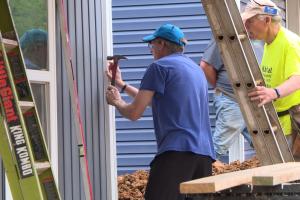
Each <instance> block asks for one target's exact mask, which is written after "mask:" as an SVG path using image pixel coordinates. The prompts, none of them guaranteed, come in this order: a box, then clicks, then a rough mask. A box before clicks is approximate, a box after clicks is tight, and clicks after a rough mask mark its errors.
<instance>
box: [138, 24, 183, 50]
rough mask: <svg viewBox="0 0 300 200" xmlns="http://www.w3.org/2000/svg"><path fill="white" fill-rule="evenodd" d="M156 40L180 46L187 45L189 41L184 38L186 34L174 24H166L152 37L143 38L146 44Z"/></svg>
mask: <svg viewBox="0 0 300 200" xmlns="http://www.w3.org/2000/svg"><path fill="white" fill-rule="evenodd" d="M156 38H162V39H165V40H168V41H170V42H173V43H175V44H178V45H180V46H184V45H186V43H187V40H186V39H185V38H184V33H183V32H182V31H181V30H180V28H178V27H177V26H174V25H172V24H165V25H162V26H161V27H159V28H158V29H156V31H155V32H154V33H153V34H152V35H148V36H146V37H144V38H143V41H144V42H151V41H152V40H154V39H156Z"/></svg>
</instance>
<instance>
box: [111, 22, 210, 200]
mask: <svg viewBox="0 0 300 200" xmlns="http://www.w3.org/2000/svg"><path fill="white" fill-rule="evenodd" d="M143 41H144V42H147V43H148V45H149V48H150V51H151V53H152V54H153V56H154V60H155V61H154V62H153V63H152V64H151V65H150V66H149V67H148V69H147V71H146V72H145V75H144V77H143V79H142V81H141V86H140V89H139V90H138V89H136V88H134V87H132V86H130V85H127V84H125V83H124V82H123V81H122V78H121V74H120V71H118V73H117V76H116V79H117V80H116V85H117V87H118V88H122V90H123V91H125V92H126V93H127V94H129V95H130V96H132V97H134V100H133V101H132V102H131V103H129V104H128V103H126V102H125V101H123V100H122V98H121V97H120V93H119V91H118V89H117V88H116V87H113V86H109V87H108V89H107V92H106V98H107V102H108V103H109V104H111V105H113V106H115V107H116V108H117V109H118V110H119V112H120V113H121V114H122V115H123V116H124V117H126V118H128V119H131V120H137V119H139V118H140V117H141V116H142V114H143V112H144V110H145V109H146V107H147V106H148V105H151V106H152V113H153V121H154V129H155V136H156V140H157V147H158V152H157V155H156V157H155V158H154V160H153V161H152V162H151V164H150V166H151V169H150V175H149V180H148V184H147V188H146V192H145V200H159V199H161V200H162V199H163V200H183V199H184V196H183V195H180V193H179V184H180V183H181V182H184V181H188V180H192V179H196V178H201V177H205V176H210V175H211V173H212V162H213V161H214V159H215V155H214V149H213V143H212V136H211V129H210V121H209V110H208V88H207V82H206V79H205V75H204V73H203V71H202V70H201V69H199V67H198V65H197V64H196V63H194V62H193V61H192V60H191V59H190V58H188V57H186V56H185V55H184V54H183V50H184V46H185V44H186V40H185V39H184V34H183V32H182V31H181V30H180V29H179V28H178V27H176V26H174V25H171V24H165V25H163V26H161V27H160V28H158V29H157V30H156V31H155V32H154V33H153V34H152V35H149V36H146V37H144V38H143ZM107 73H108V77H111V72H110V70H108V72H107Z"/></svg>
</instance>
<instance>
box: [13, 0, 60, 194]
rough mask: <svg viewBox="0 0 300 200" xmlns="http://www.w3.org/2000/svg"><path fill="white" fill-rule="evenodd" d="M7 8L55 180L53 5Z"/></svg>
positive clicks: (19, 0)
mask: <svg viewBox="0 0 300 200" xmlns="http://www.w3.org/2000/svg"><path fill="white" fill-rule="evenodd" d="M9 4H10V8H11V12H12V15H13V19H14V22H15V26H16V29H17V33H18V36H19V40H20V46H21V48H22V52H23V56H24V61H25V64H26V68H27V75H28V79H29V81H30V83H31V88H32V91H33V95H34V99H35V102H36V105H37V109H38V113H39V116H40V120H41V123H42V127H43V129H44V134H45V138H46V140H47V144H48V150H49V154H50V157H51V160H52V169H53V172H54V175H55V177H56V178H58V160H57V157H58V147H57V121H56V120H57V106H56V102H57V98H56V95H57V93H56V69H55V63H56V57H55V1H50V0H49V1H46V0H26V1H23V0H9ZM7 199H10V197H9V196H8V197H7Z"/></svg>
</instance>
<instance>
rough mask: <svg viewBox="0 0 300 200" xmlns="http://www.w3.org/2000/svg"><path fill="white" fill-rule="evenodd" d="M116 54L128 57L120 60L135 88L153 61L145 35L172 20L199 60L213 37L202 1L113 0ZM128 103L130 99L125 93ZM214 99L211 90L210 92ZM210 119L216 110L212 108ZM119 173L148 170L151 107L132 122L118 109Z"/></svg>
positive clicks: (151, 143)
mask: <svg viewBox="0 0 300 200" xmlns="http://www.w3.org/2000/svg"><path fill="white" fill-rule="evenodd" d="M112 2H113V15H112V16H113V42H114V54H122V55H125V56H127V57H128V60H125V61H121V63H120V66H121V70H122V76H123V79H124V80H125V81H126V82H128V83H129V84H132V85H134V86H136V87H139V84H140V80H141V78H142V77H143V74H144V72H145V70H146V68H147V66H148V65H149V64H150V63H151V62H152V61H153V60H152V55H151V54H150V51H149V49H148V47H147V44H145V43H143V42H142V40H141V39H142V37H143V36H145V35H148V34H150V33H152V32H153V31H154V30H155V29H156V28H157V27H159V26H160V25H162V24H165V23H172V24H175V25H177V26H179V27H180V28H182V30H183V31H184V32H185V34H186V38H187V39H188V41H189V43H188V46H187V48H186V50H185V53H186V55H188V56H189V57H191V58H192V59H193V60H194V61H195V62H196V63H199V60H200V58H201V55H202V53H203V50H204V48H205V47H206V46H207V44H208V42H209V39H210V37H211V30H210V27H209V23H208V21H207V18H206V16H205V13H204V10H203V7H202V5H201V3H200V1H199V0H188V1H179V0H157V1H150V0H141V1H135V0H125V1H124V0H113V1H112ZM123 97H124V98H125V100H126V101H127V102H130V101H131V98H130V97H128V96H126V95H124V96H123ZM210 99H211V100H212V93H211V94H210ZM211 114H212V115H211V122H212V124H214V120H215V117H214V115H213V114H214V110H213V109H212V107H211ZM116 127H117V154H118V156H117V164H118V173H119V174H123V173H127V172H133V171H136V170H139V169H148V166H149V164H150V162H151V160H152V159H153V157H154V156H155V153H156V141H155V135H154V130H153V122H152V113H151V108H147V109H146V111H145V112H144V115H143V117H142V118H141V119H139V120H138V121H135V122H131V121H129V120H127V119H124V118H122V117H121V115H120V113H118V112H116Z"/></svg>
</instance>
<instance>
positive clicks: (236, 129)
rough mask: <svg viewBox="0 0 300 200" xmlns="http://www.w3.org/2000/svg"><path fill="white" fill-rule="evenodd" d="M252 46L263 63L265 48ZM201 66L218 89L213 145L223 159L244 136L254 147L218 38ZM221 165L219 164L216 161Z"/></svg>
mask: <svg viewBox="0 0 300 200" xmlns="http://www.w3.org/2000/svg"><path fill="white" fill-rule="evenodd" d="M252 44H253V47H254V49H255V52H256V55H257V58H258V60H261V57H262V53H263V52H262V51H263V48H262V45H261V44H260V43H257V42H253V43H252ZM200 66H201V68H202V69H203V71H204V73H205V76H206V78H207V80H208V82H209V83H210V84H211V86H212V87H213V88H214V89H215V93H214V103H213V105H214V107H215V110H216V125H215V131H214V133H213V142H214V149H215V152H216V156H217V159H218V160H219V159H220V158H221V156H224V155H226V154H227V152H228V149H229V147H230V146H231V145H232V144H233V143H234V141H235V140H236V139H238V136H239V134H240V133H242V135H243V136H244V137H245V139H246V140H247V141H248V142H249V143H250V144H252V142H251V137H250V134H249V133H248V131H247V127H246V124H245V121H244V119H243V115H242V113H241V110H240V107H239V104H238V103H237V101H236V99H235V97H234V92H233V88H232V86H231V83H230V81H229V78H228V74H227V72H226V69H225V66H224V64H223V61H222V58H221V54H220V52H219V49H218V46H217V44H216V42H215V39H214V38H212V39H211V41H210V43H209V44H208V46H207V48H206V50H205V51H204V54H203V57H202V59H201V62H200ZM217 164H218V162H216V165H217Z"/></svg>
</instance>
